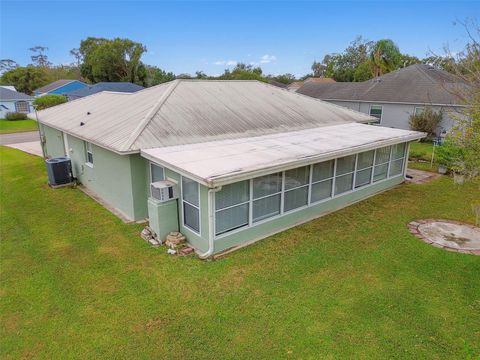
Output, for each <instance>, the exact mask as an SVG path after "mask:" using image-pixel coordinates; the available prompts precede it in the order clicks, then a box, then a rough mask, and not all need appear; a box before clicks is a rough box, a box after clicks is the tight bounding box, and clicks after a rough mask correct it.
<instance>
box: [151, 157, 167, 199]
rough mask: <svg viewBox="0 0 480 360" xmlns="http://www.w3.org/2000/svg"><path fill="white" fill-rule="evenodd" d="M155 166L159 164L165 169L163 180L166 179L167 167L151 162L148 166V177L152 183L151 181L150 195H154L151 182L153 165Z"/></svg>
mask: <svg viewBox="0 0 480 360" xmlns="http://www.w3.org/2000/svg"><path fill="white" fill-rule="evenodd" d="M153 166H157V167H159V168H161V169H162V170H163V180H165V168H164V167H163V166H160V165H158V164H156V163H154V162H151V161H150V162H149V166H148V178H149V179H150V183H149V188H150V190H149V192H150V196H152V187H151V186H150V184H152V183H153V171H152V167H153Z"/></svg>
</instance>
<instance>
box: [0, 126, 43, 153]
mask: <svg viewBox="0 0 480 360" xmlns="http://www.w3.org/2000/svg"><path fill="white" fill-rule="evenodd" d="M0 145H6V146H8V147H11V148H14V149H18V150H21V151H24V152H26V153H29V154H32V155H36V156H43V154H42V147H41V146H40V139H39V137H38V131H30V132H21V133H14V134H0Z"/></svg>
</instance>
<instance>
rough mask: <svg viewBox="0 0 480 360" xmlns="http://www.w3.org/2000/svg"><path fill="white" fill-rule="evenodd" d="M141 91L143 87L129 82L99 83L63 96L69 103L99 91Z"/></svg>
mask: <svg viewBox="0 0 480 360" xmlns="http://www.w3.org/2000/svg"><path fill="white" fill-rule="evenodd" d="M142 89H144V87H143V86H140V85H137V84H133V83H130V82H99V83H97V84H94V85H88V86H87V87H84V88H81V89H78V90H74V91H70V92H67V93H65V96H66V97H67V98H68V100H69V101H71V100H75V99H79V98H82V97H85V96H89V95H93V94H96V93H98V92H101V91H115V92H124V93H133V92H136V91H139V90H142Z"/></svg>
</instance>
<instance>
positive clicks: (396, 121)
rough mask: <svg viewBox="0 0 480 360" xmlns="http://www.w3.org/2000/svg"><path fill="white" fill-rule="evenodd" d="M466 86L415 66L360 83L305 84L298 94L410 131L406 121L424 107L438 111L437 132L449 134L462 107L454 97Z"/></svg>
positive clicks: (443, 73)
mask: <svg viewBox="0 0 480 360" xmlns="http://www.w3.org/2000/svg"><path fill="white" fill-rule="evenodd" d="M467 86H468V85H467V84H465V83H463V82H461V81H460V80H459V79H457V78H456V77H455V76H454V75H452V74H450V73H448V72H446V71H443V70H439V69H436V68H434V67H432V66H429V65H424V64H415V65H411V66H408V67H406V68H403V69H399V70H397V71H393V72H391V73H388V74H385V75H383V76H380V77H378V78H375V79H371V80H367V81H363V82H336V83H315V82H306V83H305V84H304V85H303V86H302V87H301V88H300V89H298V90H297V92H298V93H300V94H303V95H308V96H311V97H314V98H317V99H321V100H325V101H328V102H331V103H334V104H337V105H340V106H344V107H346V108H349V109H352V110H356V111H360V112H362V113H365V114H368V115H370V116H373V117H375V118H377V119H378V120H377V121H376V123H377V124H379V125H381V126H385V127H393V128H397V129H406V130H407V129H410V125H409V119H410V116H411V115H412V114H414V113H418V112H421V111H423V110H424V109H425V107H427V106H428V107H431V108H432V109H433V110H434V111H439V110H441V111H442V112H443V119H442V121H441V123H440V125H439V128H438V129H437V132H438V133H440V132H442V131H444V130H445V131H449V130H450V129H451V128H452V126H453V125H454V123H455V119H456V118H458V116H460V111H459V110H460V109H461V108H462V107H463V104H462V102H461V100H460V99H459V97H458V96H457V95H456V94H457V93H460V92H461V91H462V90H464V89H465V87H467Z"/></svg>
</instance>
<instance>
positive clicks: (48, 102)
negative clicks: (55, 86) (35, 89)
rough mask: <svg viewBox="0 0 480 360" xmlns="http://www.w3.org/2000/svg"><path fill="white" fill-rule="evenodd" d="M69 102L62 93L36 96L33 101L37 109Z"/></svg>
mask: <svg viewBox="0 0 480 360" xmlns="http://www.w3.org/2000/svg"><path fill="white" fill-rule="evenodd" d="M66 102H67V98H66V97H65V96H62V95H55V94H51V95H44V96H40V97H38V98H36V99H35V100H34V101H33V106H34V107H35V109H36V110H43V109H47V108H49V107H52V106H55V105H60V104H63V103H66Z"/></svg>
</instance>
